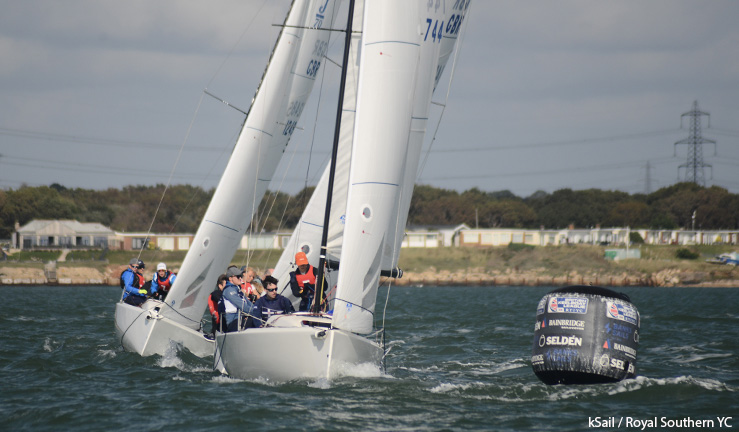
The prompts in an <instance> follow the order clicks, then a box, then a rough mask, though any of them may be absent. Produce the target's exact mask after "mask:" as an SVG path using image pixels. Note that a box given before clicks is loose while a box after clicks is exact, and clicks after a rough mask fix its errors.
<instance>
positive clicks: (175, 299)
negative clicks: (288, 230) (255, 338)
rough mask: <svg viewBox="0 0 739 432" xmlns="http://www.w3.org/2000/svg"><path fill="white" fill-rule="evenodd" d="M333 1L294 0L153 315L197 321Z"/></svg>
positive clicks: (274, 151)
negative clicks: (200, 216) (192, 233)
mask: <svg viewBox="0 0 739 432" xmlns="http://www.w3.org/2000/svg"><path fill="white" fill-rule="evenodd" d="M335 9H336V2H335V1H333V0H296V1H295V2H293V4H292V6H291V9H290V11H289V13H288V16H287V18H286V20H285V25H284V26H283V28H282V30H281V32H280V35H279V38H278V40H277V43H276V45H275V48H274V50H273V52H272V55H271V58H270V61H269V64H268V65H267V68H266V70H265V73H264V76H263V78H262V82H261V83H260V85H259V88H258V90H257V93H256V96H255V98H254V100H253V102H252V105H251V108H250V110H249V113H248V115H247V118H246V121H245V123H244V126H243V128H242V131H241V134H240V135H239V138H238V140H237V142H236V145H235V147H234V149H233V152H232V154H231V157H230V159H229V162H228V164H227V166H226V168H225V170H224V172H223V175H222V177H221V180H220V182H219V184H218V186H217V188H216V191H215V194H214V196H213V198H212V200H211V202H210V205H209V206H208V209H207V211H206V213H205V216H204V218H203V220H202V222H201V224H200V227H199V228H198V231H197V233H196V235H195V238H194V240H193V242H192V246H191V247H190V249H189V251H188V253H187V256H186V257H185V259H184V261H183V263H182V267H181V270H180V272H179V274H178V277H177V279H176V281H175V283H174V285H173V286H172V288H171V290H170V292H169V294H168V295H167V298H166V305H167V307H156V308H155V309H156V311H157V314H155V315H150V318H151V317H155V318H156V320H157V321H158V320H161V319H162V318H166V319H169V320H170V321H172V322H174V323H176V324H179V325H181V326H184V327H187V328H190V329H194V330H196V329H199V327H200V322H201V318H202V316H203V311H204V310H205V308H206V302H207V298H208V295H209V293H210V292H211V291H212V290H213V289H214V287H215V282H216V279H217V278H218V275H220V274H222V273H224V272H225V270H226V267H227V266H228V263H229V262H230V261H231V259H232V257H233V255H234V253H235V251H236V249H237V248H238V246H239V243H240V241H241V238H242V237H243V235H244V233H245V231H246V229H247V228H248V226H249V223H250V220H251V218H252V215H253V214H254V212H255V211H256V209H257V206H258V205H259V203H260V201H261V199H262V197H263V195H264V193H265V191H266V189H267V186H268V185H269V182H270V180H271V178H272V176H273V174H274V171H275V169H276V167H277V164H278V163H279V161H280V158H281V156H282V153H283V151H284V149H285V147H286V146H287V143H288V141H289V139H290V137H291V135H292V133H293V131H294V129H295V126H296V125H297V122H298V119H299V118H300V115H301V113H302V111H303V107H304V106H305V102H306V100H307V98H308V96H309V95H310V92H311V90H312V88H313V84H314V82H315V78H316V76H317V73H318V71H319V70H320V67H321V65H322V63H323V60H324V59H323V56H324V54H325V51H326V49H327V47H328V38H329V32H328V31H321V30H314V29H322V28H325V27H329V28H330V27H331V26H332V24H333V16H334V15H333V14H334V12H335ZM309 28H310V29H309ZM149 302H152V301H149ZM149 302H147V303H149ZM121 304H122V303H121ZM149 306H151V305H149ZM144 309H149V307H148V306H147V307H145V308H144ZM128 315H129V316H134V315H132V314H130V313H129V314H128ZM116 327H117V331H118V332H119V333H122V335H121V340H122V343H123V344H124V346H126V338H125V337H124V336H125V335H128V338H129V339H130V338H133V337H134V334H135V333H136V331H137V329H136V327H132V325H131V324H128V323H124V322H119V319H118V308H117V309H116ZM143 331H156V330H151V329H146V330H145V329H142V330H141V332H143ZM143 337H145V338H146V340H148V336H143ZM172 338H173V339H175V340H177V336H176V335H172ZM155 339H156V338H155ZM146 343H147V342H144V344H146ZM131 345H134V346H135V348H134V350H136V351H139V352H144V351H146V349H141V348H140V347H138V345H140V344H138V345H137V344H136V343H132V344H131ZM149 351H151V349H149V350H148V351H146V352H149ZM154 351H159V350H154Z"/></svg>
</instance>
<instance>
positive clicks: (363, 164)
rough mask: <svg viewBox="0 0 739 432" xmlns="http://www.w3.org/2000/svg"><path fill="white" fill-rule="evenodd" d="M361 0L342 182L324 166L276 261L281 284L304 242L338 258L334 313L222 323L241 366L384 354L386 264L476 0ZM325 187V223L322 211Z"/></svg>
mask: <svg viewBox="0 0 739 432" xmlns="http://www.w3.org/2000/svg"><path fill="white" fill-rule="evenodd" d="M352 3H354V2H352ZM356 3H357V6H350V8H349V9H350V11H353V15H352V16H351V17H350V21H349V22H351V23H352V25H351V26H349V25H348V26H347V27H349V28H352V27H355V28H356V27H358V24H359V23H361V40H358V39H357V38H354V40H352V41H351V42H347V43H348V45H349V47H350V48H349V50H348V52H347V54H345V72H346V74H347V78H346V85H345V88H344V93H345V96H344V99H343V115H342V118H341V123H340V124H341V134H340V138H339V140H338V141H339V143H338V146H337V148H336V150H335V157H334V159H335V161H336V170H335V172H334V181H335V184H334V185H333V186H334V188H333V191H332V193H330V192H329V191H330V190H331V187H330V186H331V182H330V181H329V180H328V178H329V177H330V175H329V173H324V176H323V177H322V179H321V181H320V183H319V186H318V187H317V188H316V191H315V192H314V195H313V198H311V202H310V203H309V204H308V207H307V209H306V212H305V213H304V215H303V218H302V219H301V221H300V223H299V226H298V227H297V228H296V231H295V233H294V234H293V237H292V238H291V241H290V243H289V245H288V248H287V249H286V251H285V253H284V254H283V256H282V258H281V260H280V262H279V263H278V265H277V266H276V268H275V274H276V275H277V276H278V277H279V278H280V280H281V284H280V285H282V286H284V285H285V281H286V280H287V272H288V271H289V267H290V265H289V263H290V260H291V259H292V254H294V253H295V251H297V250H302V251H304V252H306V254H307V255H308V256H309V260H310V262H311V264H313V265H314V266H316V264H317V267H318V268H320V266H321V264H322V263H323V258H326V257H328V258H329V259H331V260H332V261H339V262H340V268H339V271H338V277H337V278H336V279H337V280H336V284H337V287H336V290H335V293H333V294H331V295H330V296H329V304H330V305H331V306H332V309H333V313H318V312H316V313H306V312H302V313H293V314H286V315H277V316H273V317H271V318H270V319H269V320H268V321H267V323H266V325H265V326H264V327H261V328H257V329H247V330H243V331H239V332H234V333H225V334H219V335H217V337H216V345H217V347H216V362H218V361H220V362H222V365H223V366H224V367H225V370H226V372H227V373H228V374H230V375H232V376H235V377H239V378H260V377H261V378H266V379H270V380H275V381H287V380H291V379H297V378H328V379H330V378H332V377H334V376H336V375H337V374H340V373H341V372H342V370H343V369H344V368H345V367H347V366H349V365H357V364H361V363H369V364H372V365H375V366H378V367H379V364H380V362H381V360H382V358H383V355H384V346H383V345H384V342H383V341H382V333H381V330H375V326H374V321H375V320H374V309H375V303H376V296H377V289H378V286H379V280H380V275H381V273H383V272H388V273H391V272H392V269H394V268H396V266H397V260H398V251H399V248H400V243H401V241H402V235H403V231H404V227H405V222H406V219H407V215H408V208H409V205H410V196H411V193H412V189H413V183H414V181H415V177H416V170H417V167H418V160H419V158H420V153H421V144H422V141H423V136H424V133H425V129H426V121H427V118H428V111H429V104H430V101H431V95H432V93H433V90H434V88H435V86H436V84H437V82H438V78H439V76H440V75H441V71H442V70H443V68H444V65H445V64H446V61H447V59H448V58H449V54H450V53H451V51H452V49H453V46H454V43H455V41H456V34H457V31H456V30H458V28H459V25H460V24H461V21H462V19H463V17H464V13H465V12H466V10H467V8H468V6H469V0H467V1H464V0H461V1H456V2H444V1H427V0H413V1H403V2H397V1H392V0H379V1H376V0H372V1H366V2H360V1H357V2H356ZM447 3H448V4H447ZM452 20H454V23H455V24H452V25H449V26H448V24H449V23H450V22H451V21H452ZM447 29H449V30H447ZM445 30H446V31H445ZM450 30H451V31H450ZM347 59H348V61H347ZM355 78H356V79H355ZM355 95H356V98H355ZM347 130H348V131H350V133H347ZM349 136H351V139H350V138H349ZM319 194H323V196H321V195H319ZM327 196H331V198H332V199H331V200H329V201H330V202H331V204H330V205H329V206H330V207H331V214H330V217H328V218H326V219H324V220H325V221H327V222H328V224H326V223H325V222H324V221H321V220H320V216H317V215H316V214H317V213H318V214H322V213H323V211H317V209H319V208H320V207H321V205H323V206H326V205H327V198H326V197H327ZM343 222H345V224H343ZM324 226H326V230H327V231H326V232H325V233H324V236H325V237H326V242H325V243H326V249H325V251H326V254H325V257H323V258H321V259H320V260H319V258H320V255H321V254H320V251H321V243H318V238H320V236H319V234H320V233H323V229H324ZM319 280H320V278H319ZM329 285H330V286H332V285H333V282H329ZM283 294H286V295H288V296H289V297H292V296H291V295H290V294H289V293H287V292H286V291H284V290H283ZM293 300H294V301H296V299H294V298H293ZM373 331H374V333H373Z"/></svg>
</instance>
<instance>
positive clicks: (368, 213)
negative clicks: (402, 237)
mask: <svg viewBox="0 0 739 432" xmlns="http://www.w3.org/2000/svg"><path fill="white" fill-rule="evenodd" d="M419 3H420V2H418V1H413V2H393V1H378V2H372V3H371V4H366V5H365V13H364V26H363V34H362V43H361V49H362V63H361V66H360V70H359V86H358V91H357V112H356V119H355V123H354V140H353V146H352V162H351V168H350V174H349V195H348V198H347V207H346V226H345V228H344V243H343V247H342V254H341V267H342V269H343V270H342V271H341V272H340V274H339V280H338V283H337V285H338V287H337V291H336V299H335V303H334V318H333V319H334V323H333V325H334V326H335V327H337V328H341V329H344V330H349V331H352V332H357V333H369V332H370V331H371V330H372V324H373V320H372V317H373V313H374V308H375V301H376V293H377V287H378V281H379V277H380V270H381V269H382V268H381V264H382V255H383V249H384V247H385V244H386V242H388V241H391V242H392V241H394V239H388V238H387V237H386V236H387V234H388V231H389V227H390V226H393V225H395V224H396V222H397V208H398V199H399V197H400V193H401V188H402V184H403V181H404V170H405V166H406V163H407V160H406V156H407V148H408V139H409V133H410V129H411V121H412V119H411V117H412V113H413V107H414V96H415V90H416V85H415V81H416V76H417V68H418V65H419V61H420V57H421V45H422V42H423V37H422V36H423V35H422V33H421V23H422V18H421V10H420V7H419ZM424 3H426V2H424Z"/></svg>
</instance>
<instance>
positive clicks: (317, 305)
mask: <svg viewBox="0 0 739 432" xmlns="http://www.w3.org/2000/svg"><path fill="white" fill-rule="evenodd" d="M353 18H354V0H349V14H348V18H347V20H346V36H345V38H344V58H343V60H342V63H343V65H342V68H341V83H340V85H339V103H338V105H337V108H336V126H335V127H334V143H333V147H332V149H331V169H330V171H329V180H328V195H327V197H326V212H325V213H324V216H323V231H322V233H321V250H320V255H319V260H318V274H317V275H316V279H317V280H318V284H317V285H316V295H315V299H314V300H313V309H312V312H313V313H319V312H321V303H323V293H324V291H325V287H324V286H323V285H324V281H325V278H324V267H325V266H326V253H327V251H326V244H327V243H328V225H329V222H330V219H331V196H332V194H333V189H334V176H335V174H336V157H337V155H338V152H339V132H340V128H341V113H342V112H343V109H342V107H343V105H342V104H343V101H344V87H345V86H346V70H347V67H346V66H347V64H348V62H349V49H350V47H351V43H352V22H353Z"/></svg>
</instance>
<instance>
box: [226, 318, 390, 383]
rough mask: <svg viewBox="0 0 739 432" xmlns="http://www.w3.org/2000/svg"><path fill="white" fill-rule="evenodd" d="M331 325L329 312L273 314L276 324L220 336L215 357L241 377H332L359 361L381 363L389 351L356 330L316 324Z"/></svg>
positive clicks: (272, 378)
mask: <svg viewBox="0 0 739 432" xmlns="http://www.w3.org/2000/svg"><path fill="white" fill-rule="evenodd" d="M308 320H309V321H312V322H319V321H320V322H322V323H323V324H328V325H330V322H331V320H330V318H325V317H321V318H318V317H314V316H311V315H310V314H306V313H297V314H292V315H284V316H278V317H275V318H273V319H272V320H270V321H269V322H268V324H270V325H271V326H268V327H263V328H256V329H248V330H243V331H239V332H234V333H219V334H218V335H217V336H216V352H215V361H216V362H217V361H219V360H220V361H222V363H223V367H224V368H225V371H226V372H227V373H228V374H229V375H231V376H233V377H236V378H242V379H258V378H261V379H267V380H270V381H276V382H286V381H291V380H295V379H306V378H308V379H319V378H325V379H332V378H335V377H336V376H339V375H342V374H343V372H344V371H346V369H347V368H350V367H352V366H355V365H360V364H370V365H372V366H374V367H377V368H378V370H379V369H380V367H381V363H382V358H383V354H384V351H383V349H382V347H381V346H380V345H379V344H377V343H376V342H374V341H372V340H370V339H367V338H366V337H363V336H360V335H357V334H355V333H351V332H347V331H344V330H339V329H331V328H327V327H318V326H311V325H308V324H306V323H305V321H308Z"/></svg>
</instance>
